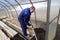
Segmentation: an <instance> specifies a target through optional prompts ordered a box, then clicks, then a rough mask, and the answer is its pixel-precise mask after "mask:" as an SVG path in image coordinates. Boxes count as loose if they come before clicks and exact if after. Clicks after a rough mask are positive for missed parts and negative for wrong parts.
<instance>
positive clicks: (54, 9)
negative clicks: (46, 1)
mask: <svg viewBox="0 0 60 40" xmlns="http://www.w3.org/2000/svg"><path fill="white" fill-rule="evenodd" d="M50 9H51V10H50V21H51V20H53V19H54V18H55V17H56V16H57V15H58V13H59V0H51V7H50Z"/></svg>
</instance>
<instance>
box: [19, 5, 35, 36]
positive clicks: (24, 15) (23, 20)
mask: <svg viewBox="0 0 60 40" xmlns="http://www.w3.org/2000/svg"><path fill="white" fill-rule="evenodd" d="M34 11H35V7H33V6H32V7H30V8H26V9H24V10H22V12H21V13H20V15H19V16H18V20H19V22H20V24H21V28H22V31H23V34H24V35H25V36H27V31H26V29H27V25H28V26H32V25H31V24H30V23H29V21H30V16H31V13H33V12H34Z"/></svg>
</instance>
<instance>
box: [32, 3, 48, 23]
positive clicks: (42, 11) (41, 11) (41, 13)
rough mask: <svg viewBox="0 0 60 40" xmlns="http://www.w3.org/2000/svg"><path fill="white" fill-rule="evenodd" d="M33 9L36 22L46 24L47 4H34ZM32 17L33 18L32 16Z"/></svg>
mask: <svg viewBox="0 0 60 40" xmlns="http://www.w3.org/2000/svg"><path fill="white" fill-rule="evenodd" d="M34 7H35V8H36V17H37V21H43V22H46V16H47V2H43V3H34ZM32 17H33V16H32Z"/></svg>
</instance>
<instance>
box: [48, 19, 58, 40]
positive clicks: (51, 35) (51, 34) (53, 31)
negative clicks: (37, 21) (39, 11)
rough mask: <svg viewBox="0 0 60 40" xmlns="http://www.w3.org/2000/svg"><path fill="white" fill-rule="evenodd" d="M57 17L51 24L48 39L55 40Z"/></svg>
mask: <svg viewBox="0 0 60 40" xmlns="http://www.w3.org/2000/svg"><path fill="white" fill-rule="evenodd" d="M56 28H57V18H56V19H55V20H54V21H53V22H52V23H51V24H50V25H49V31H48V33H49V34H48V40H53V39H54V37H55V35H56Z"/></svg>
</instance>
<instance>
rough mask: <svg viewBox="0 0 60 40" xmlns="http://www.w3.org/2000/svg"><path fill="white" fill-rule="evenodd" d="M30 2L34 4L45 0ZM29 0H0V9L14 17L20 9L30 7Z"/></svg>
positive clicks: (32, 0)
mask: <svg viewBox="0 0 60 40" xmlns="http://www.w3.org/2000/svg"><path fill="white" fill-rule="evenodd" d="M31 2H32V3H33V4H34V3H40V2H46V0H31ZM31 2H30V0H0V10H4V12H5V13H6V15H7V16H8V17H14V18H16V17H18V14H19V13H20V12H21V10H22V9H24V8H27V7H31ZM14 15H16V16H14Z"/></svg>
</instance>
